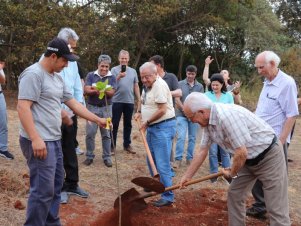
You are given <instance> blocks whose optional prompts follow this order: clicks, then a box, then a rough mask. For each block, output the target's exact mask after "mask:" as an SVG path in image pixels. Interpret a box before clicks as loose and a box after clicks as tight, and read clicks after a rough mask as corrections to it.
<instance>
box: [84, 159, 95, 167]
mask: <svg viewBox="0 0 301 226" xmlns="http://www.w3.org/2000/svg"><path fill="white" fill-rule="evenodd" d="M92 163H93V159H86V160H85V161H83V164H84V165H86V166H90V165H91V164H92Z"/></svg>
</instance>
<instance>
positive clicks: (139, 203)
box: [114, 172, 223, 211]
mask: <svg viewBox="0 0 301 226" xmlns="http://www.w3.org/2000/svg"><path fill="white" fill-rule="evenodd" d="M222 175H223V173H222V172H218V173H214V174H210V175H208V176H205V177H201V178H197V179H193V180H190V181H188V182H186V183H185V184H184V186H188V185H191V184H196V183H199V182H202V181H205V180H209V179H212V178H216V177H219V176H222ZM178 188H180V185H179V184H177V185H174V186H171V187H167V188H166V189H165V190H164V192H166V191H171V190H175V189H178ZM160 193H162V192H154V191H153V192H149V193H142V194H141V193H139V192H138V191H137V190H136V189H135V188H131V189H129V190H127V191H126V192H124V193H123V194H121V196H120V197H121V207H122V209H125V210H127V211H129V210H134V211H139V210H143V209H145V208H146V207H147V204H146V202H145V200H144V199H145V198H149V197H152V196H155V195H158V194H160ZM118 208H119V198H117V199H116V200H115V202H114V209H118Z"/></svg>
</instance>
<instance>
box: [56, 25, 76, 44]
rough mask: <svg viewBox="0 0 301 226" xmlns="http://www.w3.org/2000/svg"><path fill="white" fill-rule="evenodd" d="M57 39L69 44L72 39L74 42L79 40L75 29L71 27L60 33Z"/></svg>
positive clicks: (63, 29)
mask: <svg viewBox="0 0 301 226" xmlns="http://www.w3.org/2000/svg"><path fill="white" fill-rule="evenodd" d="M57 37H58V38H61V39H63V40H65V41H66V42H68V41H69V39H72V40H74V41H78V39H79V37H78V35H77V34H76V32H75V31H74V30H73V29H71V28H70V27H64V28H62V29H61V30H60V32H59V33H58V35H57Z"/></svg>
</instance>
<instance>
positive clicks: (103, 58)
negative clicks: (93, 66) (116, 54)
mask: <svg viewBox="0 0 301 226" xmlns="http://www.w3.org/2000/svg"><path fill="white" fill-rule="evenodd" d="M101 62H106V63H108V64H111V57H110V56H109V55H105V54H101V55H100V56H99V57H98V63H101Z"/></svg>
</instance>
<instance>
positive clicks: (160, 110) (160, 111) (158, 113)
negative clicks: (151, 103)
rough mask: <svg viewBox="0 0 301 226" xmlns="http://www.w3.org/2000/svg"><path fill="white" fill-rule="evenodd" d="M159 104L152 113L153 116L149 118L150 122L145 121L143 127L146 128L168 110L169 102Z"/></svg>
mask: <svg viewBox="0 0 301 226" xmlns="http://www.w3.org/2000/svg"><path fill="white" fill-rule="evenodd" d="M157 106H158V110H157V111H156V112H155V113H154V114H153V115H152V117H150V119H148V123H147V122H143V124H142V125H141V129H144V130H145V129H146V128H147V126H148V125H147V124H151V123H152V122H154V121H156V120H158V119H159V118H161V117H162V116H163V115H164V114H165V113H166V110H167V104H166V103H164V104H157Z"/></svg>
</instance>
